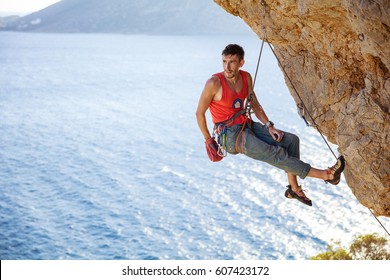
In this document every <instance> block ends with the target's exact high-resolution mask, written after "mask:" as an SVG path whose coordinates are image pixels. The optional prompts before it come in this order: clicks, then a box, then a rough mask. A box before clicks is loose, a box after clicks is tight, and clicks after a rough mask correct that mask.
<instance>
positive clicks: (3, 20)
mask: <svg viewBox="0 0 390 280" xmlns="http://www.w3.org/2000/svg"><path fill="white" fill-rule="evenodd" d="M18 19H20V17H19V16H0V28H4V27H6V26H7V25H10V24H12V22H15V21H16V20H18Z"/></svg>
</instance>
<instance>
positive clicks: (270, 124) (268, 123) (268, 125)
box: [265, 121, 274, 128]
mask: <svg viewBox="0 0 390 280" xmlns="http://www.w3.org/2000/svg"><path fill="white" fill-rule="evenodd" d="M270 126H274V123H273V122H272V121H268V122H267V123H266V124H265V127H266V128H270Z"/></svg>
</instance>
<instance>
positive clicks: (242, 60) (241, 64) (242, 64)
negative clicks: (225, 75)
mask: <svg viewBox="0 0 390 280" xmlns="http://www.w3.org/2000/svg"><path fill="white" fill-rule="evenodd" d="M244 64H245V60H244V59H241V61H240V67H242V66H244Z"/></svg>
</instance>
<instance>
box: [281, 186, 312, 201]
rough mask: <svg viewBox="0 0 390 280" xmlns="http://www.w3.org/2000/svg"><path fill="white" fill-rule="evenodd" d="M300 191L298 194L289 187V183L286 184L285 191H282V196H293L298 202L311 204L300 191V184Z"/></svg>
mask: <svg viewBox="0 0 390 280" xmlns="http://www.w3.org/2000/svg"><path fill="white" fill-rule="evenodd" d="M299 188H300V190H301V192H302V195H301V196H300V195H298V194H297V193H296V192H294V191H293V190H292V188H291V185H288V186H287V190H286V192H285V193H284V196H285V197H287V198H295V199H298V200H299V201H300V202H302V203H303V204H306V205H308V206H312V203H311V200H310V199H309V198H308V197H307V196H306V195H305V194H304V193H303V191H302V188H301V186H299Z"/></svg>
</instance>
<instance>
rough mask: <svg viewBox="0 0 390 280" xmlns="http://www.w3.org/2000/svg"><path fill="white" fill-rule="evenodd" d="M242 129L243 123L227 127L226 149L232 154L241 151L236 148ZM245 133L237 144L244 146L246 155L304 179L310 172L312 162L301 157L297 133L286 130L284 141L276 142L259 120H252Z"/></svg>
mask: <svg viewBox="0 0 390 280" xmlns="http://www.w3.org/2000/svg"><path fill="white" fill-rule="evenodd" d="M241 129H242V125H233V126H230V127H227V131H226V150H227V152H228V153H230V154H237V153H238V152H239V151H237V150H236V139H237V137H238V136H239V134H240V131H241ZM243 133H244V137H238V143H237V144H238V147H243V148H244V154H245V155H246V156H248V157H250V158H253V159H256V160H260V161H263V162H266V163H268V164H270V165H272V166H275V167H277V168H280V169H282V170H284V171H286V172H287V173H292V174H294V175H296V176H299V177H300V178H302V179H304V178H305V177H306V176H307V174H308V173H309V170H310V168H311V166H310V164H308V163H305V162H303V161H301V160H300V159H299V158H300V152H299V138H298V137H297V136H296V135H295V134H292V133H289V132H284V136H283V139H282V141H281V142H276V141H275V140H274V139H273V138H272V137H271V135H270V134H269V132H268V129H267V128H266V126H265V125H262V124H261V123H259V122H252V125H250V126H248V125H246V127H245V128H244V131H243ZM242 139H243V141H244V143H242ZM242 144H244V145H242Z"/></svg>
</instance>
